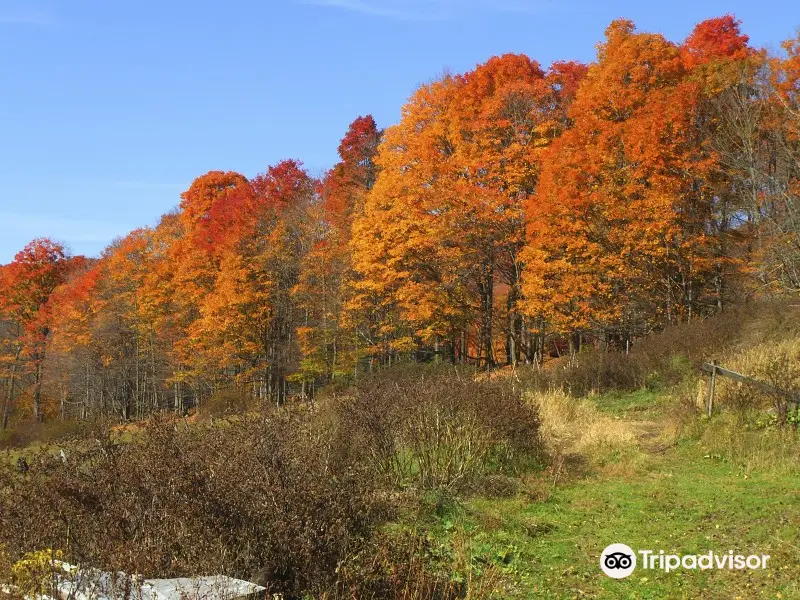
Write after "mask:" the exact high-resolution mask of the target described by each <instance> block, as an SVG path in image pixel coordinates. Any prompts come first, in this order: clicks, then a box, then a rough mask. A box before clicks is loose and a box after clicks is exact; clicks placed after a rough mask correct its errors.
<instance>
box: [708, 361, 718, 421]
mask: <svg viewBox="0 0 800 600" xmlns="http://www.w3.org/2000/svg"><path fill="white" fill-rule="evenodd" d="M716 385H717V361H716V360H712V361H711V374H710V375H709V376H708V390H706V416H707V417H710V416H711V411H712V410H713V409H714V387H716Z"/></svg>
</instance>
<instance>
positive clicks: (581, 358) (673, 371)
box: [523, 300, 800, 396]
mask: <svg viewBox="0 0 800 600" xmlns="http://www.w3.org/2000/svg"><path fill="white" fill-rule="evenodd" d="M799 339H800V308H798V307H797V306H795V305H793V304H792V303H791V302H788V301H786V300H783V301H777V300H776V301H762V302H757V303H751V304H743V305H741V306H737V307H732V308H729V309H727V310H726V311H725V312H723V313H721V314H718V315H716V316H714V317H711V318H705V319H703V318H698V319H695V320H693V321H692V322H690V323H682V324H679V325H672V326H670V327H667V328H666V329H664V330H663V331H660V332H656V333H653V334H651V335H649V336H647V337H645V338H642V339H641V340H636V341H635V342H634V344H633V345H632V348H631V350H630V352H629V353H628V354H626V353H624V352H621V351H618V350H613V351H609V350H604V349H600V350H593V349H591V348H586V350H585V351H583V352H581V353H580V354H578V355H576V356H575V357H573V358H571V359H566V360H564V362H563V364H561V365H560V366H558V367H557V368H552V369H531V370H529V371H528V372H527V373H525V374H524V375H523V377H524V378H525V379H526V383H528V384H530V385H532V386H534V387H536V388H539V389H545V390H546V389H564V390H567V391H569V392H571V393H572V394H573V395H576V396H584V395H586V394H589V393H603V392H607V391H610V390H629V391H635V390H639V389H642V388H650V389H654V390H668V389H674V388H676V387H680V386H681V385H684V384H691V385H695V384H696V382H697V378H698V376H699V375H700V370H699V368H700V365H701V364H702V363H703V362H708V361H710V360H712V359H717V360H719V361H720V364H722V365H723V366H730V368H734V369H740V370H741V372H743V373H745V374H749V375H750V376H752V377H757V378H766V379H765V380H767V381H769V380H770V379H771V378H772V377H774V374H775V373H781V377H782V373H783V370H784V366H786V365H788V364H789V363H790V362H792V361H793V360H794V356H795V355H794V354H793V353H792V352H791V351H790V352H789V353H788V354H787V353H786V352H781V349H780V348H779V346H781V345H783V350H786V349H787V347H786V344H787V343H788V344H789V345H793V344H798V342H797V340H799ZM787 340H788V342H787ZM754 349H755V351H753V350H754ZM748 352H749V353H750V354H747V353H748ZM745 356H749V357H750V358H745V359H744V360H742V359H743V358H744V357H745ZM758 356H761V359H760V360H759V359H757V358H756V357H758ZM778 363H781V365H783V366H781V365H779V364H778ZM723 385H724V384H723Z"/></svg>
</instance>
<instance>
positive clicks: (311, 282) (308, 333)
mask: <svg viewBox="0 0 800 600" xmlns="http://www.w3.org/2000/svg"><path fill="white" fill-rule="evenodd" d="M380 137H381V133H380V132H379V131H378V128H377V125H376V124H375V120H374V119H373V118H372V116H370V115H368V116H366V117H358V118H357V119H356V120H355V121H353V122H352V123H351V124H350V127H349V128H348V130H347V133H346V134H345V136H344V138H343V139H342V141H341V143H340V144H339V158H340V160H339V162H338V163H337V164H336V165H334V167H333V168H332V169H331V170H330V171H328V172H327V173H326V174H325V176H324V177H323V178H322V180H321V181H320V182H319V183H318V185H317V196H318V199H317V201H316V202H314V203H313V204H312V205H309V211H310V213H309V215H308V218H307V219H306V225H307V228H308V231H307V232H306V234H305V237H306V239H307V240H308V243H309V248H308V251H307V252H306V253H305V256H304V258H303V261H302V265H301V269H300V280H299V282H298V285H297V286H296V287H295V289H294V296H295V299H296V301H297V303H298V309H299V310H300V311H301V315H300V323H299V326H298V329H297V335H298V342H299V343H300V346H301V349H302V352H303V359H302V362H301V368H302V376H303V380H304V381H305V379H307V378H310V379H311V381H314V380H315V379H317V378H319V379H321V380H322V381H327V380H331V379H333V378H335V377H336V376H340V375H344V374H349V373H351V372H353V369H354V368H355V366H356V364H357V361H358V357H359V354H358V348H359V347H363V346H364V345H365V344H364V343H363V341H362V340H364V339H370V338H371V337H372V336H373V332H372V329H373V327H372V324H371V323H370V320H369V314H361V313H358V312H356V311H353V312H351V313H350V314H349V315H347V314H346V313H345V310H344V308H345V305H346V304H347V303H348V302H349V300H350V299H351V297H352V293H351V292H352V283H353V282H354V281H355V274H354V273H353V269H352V258H351V255H350V240H351V233H352V223H353V220H354V218H355V217H356V215H359V214H361V212H362V210H363V206H364V201H365V196H366V194H367V192H368V191H369V190H370V189H372V187H373V185H374V183H375V179H376V177H377V166H376V164H375V156H376V154H377V149H378V144H379V142H380Z"/></svg>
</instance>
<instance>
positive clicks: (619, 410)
mask: <svg viewBox="0 0 800 600" xmlns="http://www.w3.org/2000/svg"><path fill="white" fill-rule="evenodd" d="M595 403H596V404H597V408H598V409H599V410H600V411H602V412H605V413H607V414H609V415H612V416H615V417H620V418H623V419H631V420H638V419H653V418H658V417H661V416H662V415H663V414H664V411H665V410H666V409H667V408H668V402H667V400H666V399H665V397H664V396H663V395H660V394H658V393H656V392H653V391H651V390H647V389H643V390H639V391H637V392H618V391H612V392H607V393H605V394H602V395H600V396H597V398H596V399H595Z"/></svg>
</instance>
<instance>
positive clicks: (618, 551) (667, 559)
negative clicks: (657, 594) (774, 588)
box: [600, 544, 770, 579]
mask: <svg viewBox="0 0 800 600" xmlns="http://www.w3.org/2000/svg"><path fill="white" fill-rule="evenodd" d="M637 554H638V561H637ZM769 559H770V556H769V554H751V555H749V556H745V555H743V554H734V553H733V550H729V551H728V552H726V553H724V554H717V553H715V552H713V551H709V552H706V553H704V554H684V555H682V556H681V555H677V554H665V553H664V551H663V550H658V551H656V550H639V552H634V551H633V549H632V548H631V547H630V546H626V545H625V544H611V545H610V546H608V547H606V549H605V550H603V553H602V554H601V555H600V568H601V569H602V571H603V573H605V574H606V575H608V576H609V577H613V578H614V579H624V578H625V577H628V576H629V575H630V574H631V573H633V571H634V569H635V568H636V564H637V562H638V563H639V566H640V568H641V569H654V570H660V571H664V572H665V573H669V572H670V571H676V570H678V569H687V570H693V569H700V570H706V569H729V570H744V569H750V570H753V569H766V568H767V561H769Z"/></svg>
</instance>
